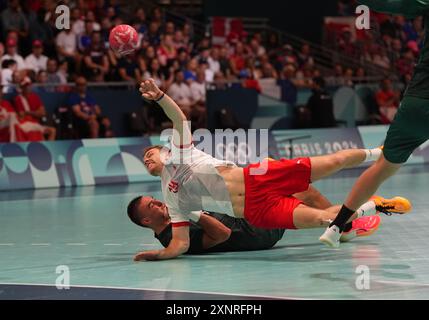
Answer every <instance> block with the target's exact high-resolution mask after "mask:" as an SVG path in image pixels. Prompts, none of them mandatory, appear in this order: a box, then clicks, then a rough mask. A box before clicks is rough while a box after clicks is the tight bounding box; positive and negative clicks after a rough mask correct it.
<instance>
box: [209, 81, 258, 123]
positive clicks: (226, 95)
mask: <svg viewBox="0 0 429 320" xmlns="http://www.w3.org/2000/svg"><path fill="white" fill-rule="evenodd" d="M206 106H207V116H208V125H207V128H208V129H209V130H214V129H215V128H221V125H220V124H219V123H218V115H219V113H218V112H219V110H221V109H222V108H228V109H230V110H231V111H232V112H233V114H234V115H235V117H236V118H237V120H238V121H239V122H240V124H241V127H242V128H249V127H250V123H251V122H252V119H253V117H254V116H255V114H256V112H257V110H258V92H256V91H255V90H250V89H243V88H234V87H233V88H229V89H225V90H208V91H207V100H206Z"/></svg>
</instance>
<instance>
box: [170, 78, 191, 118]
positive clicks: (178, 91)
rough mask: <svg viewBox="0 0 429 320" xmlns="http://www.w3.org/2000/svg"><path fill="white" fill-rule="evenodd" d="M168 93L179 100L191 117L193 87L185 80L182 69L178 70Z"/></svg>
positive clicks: (188, 116) (181, 106) (186, 113)
mask: <svg viewBox="0 0 429 320" xmlns="http://www.w3.org/2000/svg"><path fill="white" fill-rule="evenodd" d="M168 95H169V96H170V97H171V99H173V100H174V101H176V102H177V104H178V105H179V106H180V108H181V109H182V111H183V113H184V114H185V115H186V117H187V118H190V116H191V111H192V108H193V106H194V103H193V100H192V93H191V89H190V88H189V86H188V84H187V83H186V82H185V76H184V74H183V72H182V71H180V70H179V71H176V73H175V78H174V82H173V84H172V85H171V86H170V88H169V89H168Z"/></svg>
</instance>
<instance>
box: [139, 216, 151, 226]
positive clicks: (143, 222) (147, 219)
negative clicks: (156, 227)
mask: <svg viewBox="0 0 429 320" xmlns="http://www.w3.org/2000/svg"><path fill="white" fill-rule="evenodd" d="M141 222H142V224H143V225H145V226H148V225H149V224H150V219H149V218H143V219H142V220H141Z"/></svg>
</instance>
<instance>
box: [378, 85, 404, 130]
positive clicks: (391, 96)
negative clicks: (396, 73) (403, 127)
mask: <svg viewBox="0 0 429 320" xmlns="http://www.w3.org/2000/svg"><path fill="white" fill-rule="evenodd" d="M399 98H400V92H399V91H397V90H394V89H393V87H392V81H391V80H390V79H389V78H386V79H384V80H383V82H382V83H381V87H380V90H378V91H377V92H376V94H375V99H376V101H377V104H378V108H379V111H380V115H381V122H382V123H383V124H389V123H391V122H392V120H393V118H394V117H395V114H396V112H397V111H398V107H399Z"/></svg>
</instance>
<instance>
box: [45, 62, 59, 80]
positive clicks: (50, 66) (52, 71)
mask: <svg viewBox="0 0 429 320" xmlns="http://www.w3.org/2000/svg"><path fill="white" fill-rule="evenodd" d="M46 73H47V77H46V83H50V84H60V83H61V77H60V76H59V74H58V62H57V60H56V59H54V58H49V59H48V62H47V64H46Z"/></svg>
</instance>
